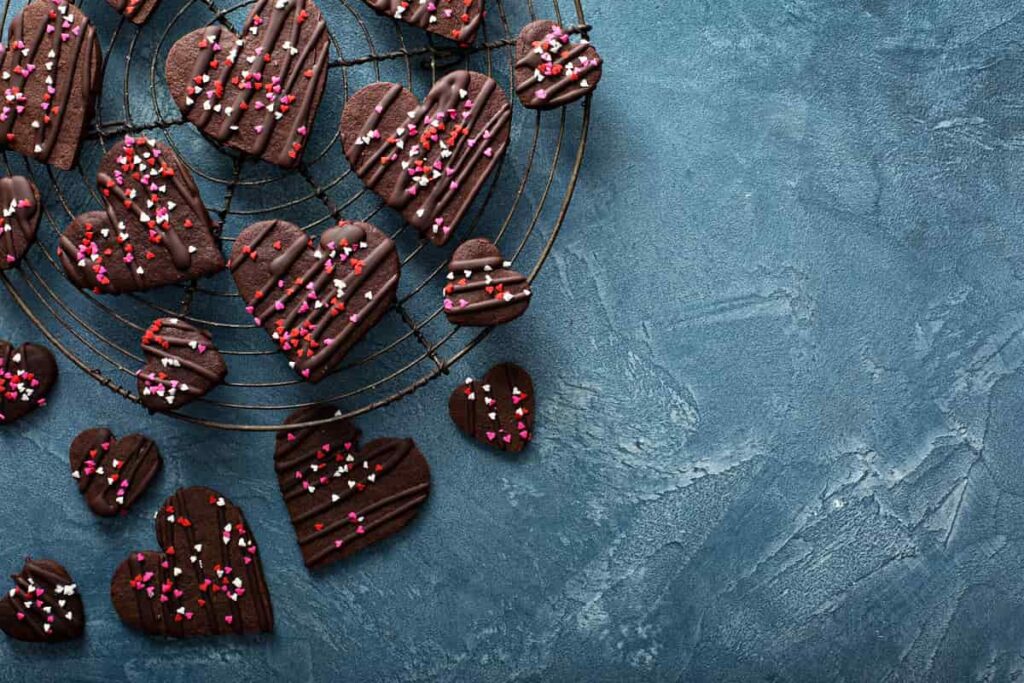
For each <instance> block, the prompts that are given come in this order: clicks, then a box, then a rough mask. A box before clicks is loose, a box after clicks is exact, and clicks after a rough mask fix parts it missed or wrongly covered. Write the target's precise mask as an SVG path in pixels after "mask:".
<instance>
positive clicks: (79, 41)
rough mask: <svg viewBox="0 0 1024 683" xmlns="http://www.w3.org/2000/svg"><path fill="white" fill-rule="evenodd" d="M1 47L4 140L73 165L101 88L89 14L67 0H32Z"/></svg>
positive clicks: (0, 135) (0, 137)
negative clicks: (86, 14)
mask: <svg viewBox="0 0 1024 683" xmlns="http://www.w3.org/2000/svg"><path fill="white" fill-rule="evenodd" d="M0 52H2V55H0V56H2V60H0V63H2V69H0V79H2V82H0V87H2V88H3V101H2V102H0V145H6V146H7V147H8V148H10V149H12V150H14V151H15V152H18V153H20V154H24V155H25V156H29V157H32V158H34V159H38V160H39V161H41V162H43V163H44V164H52V165H54V166H56V167H57V168H62V169H64V170H67V169H70V168H72V167H73V166H74V165H75V163H76V162H77V160H78V148H79V144H80V143H81V141H82V136H83V134H84V133H85V129H86V125H87V124H88V123H89V120H90V119H91V118H92V113H93V101H94V100H95V99H96V96H97V95H98V94H99V92H100V86H101V85H102V84H101V82H100V79H101V78H102V75H103V74H102V70H101V68H102V64H103V55H102V53H101V52H100V43H99V40H98V39H97V38H96V29H95V28H94V27H93V25H92V23H91V22H90V21H89V17H87V16H85V13H84V12H82V10H81V9H79V8H78V7H75V6H74V5H72V4H71V3H70V2H69V1H68V0H33V2H31V3H29V5H28V6H27V7H25V9H23V10H22V11H21V12H20V13H19V14H18V15H17V16H16V17H14V21H12V22H11V27H10V30H9V31H8V34H7V44H6V45H3V46H0Z"/></svg>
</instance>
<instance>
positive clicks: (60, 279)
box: [0, 0, 591, 431]
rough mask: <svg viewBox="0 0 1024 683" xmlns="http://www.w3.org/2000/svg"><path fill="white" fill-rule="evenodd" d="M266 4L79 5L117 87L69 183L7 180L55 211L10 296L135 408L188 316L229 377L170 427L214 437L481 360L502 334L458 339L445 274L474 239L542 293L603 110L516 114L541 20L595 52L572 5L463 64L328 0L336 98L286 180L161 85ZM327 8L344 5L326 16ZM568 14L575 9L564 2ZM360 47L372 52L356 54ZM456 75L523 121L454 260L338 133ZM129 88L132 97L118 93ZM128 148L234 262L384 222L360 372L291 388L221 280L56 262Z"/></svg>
mask: <svg viewBox="0 0 1024 683" xmlns="http://www.w3.org/2000/svg"><path fill="white" fill-rule="evenodd" d="M255 1H256V0H235V2H234V4H231V5H223V6H222V5H221V4H219V3H221V2H227V0H184V1H183V2H181V3H162V6H161V7H160V8H159V9H158V11H157V12H156V13H154V15H153V16H151V17H150V19H149V21H148V22H147V24H146V25H144V26H142V27H136V26H135V25H134V24H131V23H129V22H127V21H126V20H124V19H119V20H118V19H116V15H113V13H112V12H111V11H110V10H109V8H108V7H107V5H106V2H105V0H85V2H80V3H79V4H83V5H85V6H84V9H85V10H86V12H87V13H88V14H89V16H90V18H91V19H92V20H93V22H94V23H96V24H97V25H98V28H99V29H100V32H101V35H103V36H104V45H103V48H104V50H103V51H104V55H105V60H104V65H103V71H104V87H103V94H102V95H101V96H100V97H99V98H98V101H97V107H96V115H95V117H94V121H95V123H94V124H93V127H92V129H91V130H90V132H89V133H88V135H87V136H86V140H85V141H84V142H83V152H82V156H81V160H80V161H79V164H78V166H77V167H76V168H75V169H74V170H72V171H68V172H62V171H56V170H54V169H53V168H51V167H48V166H44V165H41V164H38V163H36V162H34V161H26V160H25V159H24V158H22V157H21V156H20V155H17V154H14V153H11V152H7V151H4V152H3V153H2V158H3V165H2V166H0V169H2V171H3V172H4V173H7V174H21V175H25V176H26V177H28V178H30V179H31V180H32V181H33V182H35V184H36V185H37V186H38V187H39V189H40V192H41V193H42V195H43V198H44V209H43V217H42V220H41V224H40V230H39V240H38V241H39V244H37V245H36V246H35V247H33V249H32V250H31V252H30V253H29V255H28V257H26V258H25V259H23V261H22V263H21V265H20V266H19V267H18V268H17V269H15V270H13V271H6V272H0V281H2V282H3V284H4V286H5V287H6V289H7V292H8V293H9V295H10V298H11V299H12V300H13V301H14V302H15V303H17V305H18V306H19V307H20V308H21V310H22V311H23V312H24V314H25V315H26V316H28V318H29V319H30V320H31V321H32V322H33V323H34V324H35V326H36V327H38V329H39V331H40V332H41V333H42V334H43V335H44V336H45V337H46V339H47V340H48V341H49V342H50V343H51V344H52V345H53V346H54V347H55V348H56V349H58V350H59V351H60V352H61V353H63V355H64V356H66V357H67V359H68V360H69V361H71V363H73V364H74V365H75V366H77V367H78V368H80V369H81V370H82V371H84V372H86V373H87V374H88V375H89V376H90V377H92V378H93V379H95V380H96V381H97V382H99V383H100V384H101V385H102V386H104V387H106V388H108V389H110V390H111V391H113V392H114V393H116V394H117V395H119V396H121V397H123V398H124V399H126V400H128V401H132V402H134V403H138V402H139V397H138V395H137V394H136V393H134V388H135V372H136V370H137V369H138V368H140V367H141V366H142V365H143V363H144V360H143V356H142V353H141V350H140V349H139V338H140V337H141V335H142V332H143V331H144V330H145V329H146V327H147V326H148V325H149V323H150V322H151V321H152V320H153V319H155V318H157V317H161V316H177V317H180V318H183V319H186V320H190V321H192V322H194V323H195V324H197V325H199V326H201V327H205V328H206V329H208V330H210V331H211V332H212V333H213V336H214V341H215V343H216V344H217V346H218V348H219V349H220V351H221V353H222V354H223V355H224V356H225V359H226V360H227V362H228V366H229V375H228V379H227V381H226V382H225V384H224V385H222V386H221V387H218V388H217V389H215V390H214V391H213V392H211V393H210V394H209V395H207V396H206V397H204V398H202V399H200V400H198V401H196V402H194V403H193V404H191V405H189V406H187V407H185V408H183V409H181V410H178V411H176V412H173V413H167V415H170V416H171V417H174V418H176V419H180V420H186V421H188V422H191V423H194V424H198V425H203V426H206V427H211V428H217V429H230V430H242V431H271V430H275V429H277V428H278V427H279V426H280V424H281V423H282V422H283V420H284V418H285V417H286V416H287V415H288V414H289V413H291V412H292V411H294V410H296V409H297V408H299V407H302V406H306V405H311V404H314V403H319V402H328V403H334V404H337V405H339V406H340V407H341V409H342V414H341V415H339V416H337V417H335V418H332V419H342V418H346V417H355V416H358V415H363V414H366V413H369V412H371V411H373V410H376V409H378V408H381V407H383V406H385V405H388V404H390V403H393V402H395V401H398V400H400V399H402V398H404V397H406V396H408V395H410V394H412V393H413V392H415V391H417V390H418V389H420V388H422V387H423V386H425V385H426V384H428V383H429V382H431V381H433V380H435V379H437V378H439V377H442V376H444V375H447V374H448V373H449V371H450V370H451V368H452V367H453V366H455V365H456V364H457V363H458V362H459V361H461V360H462V359H464V358H465V357H466V356H467V355H468V354H469V353H470V352H471V351H472V350H473V349H474V348H475V347H477V346H478V345H479V344H480V343H481V342H482V341H483V340H484V339H485V338H486V337H487V336H488V335H489V334H490V332H491V329H489V328H484V329H482V330H481V329H466V328H459V327H456V326H452V325H450V324H449V323H448V322H447V319H446V318H445V316H444V315H443V308H442V306H441V301H442V297H441V288H442V287H443V284H444V275H445V272H446V268H445V266H446V264H447V261H448V258H449V256H450V254H451V251H452V249H453V248H454V246H455V245H457V244H458V243H460V242H461V241H463V240H465V239H467V238H468V237H470V236H476V235H482V236H487V237H489V238H490V239H491V240H492V241H493V242H495V244H497V245H498V246H499V247H500V248H501V249H502V251H503V254H504V256H505V258H507V259H509V260H512V261H513V262H514V264H515V267H516V269H518V270H520V271H522V272H524V273H525V274H527V276H528V278H529V280H530V282H533V280H534V279H535V278H536V277H537V275H538V273H539V272H540V270H541V268H542V267H543V265H544V263H545V261H546V260H547V258H548V256H549V255H550V253H551V249H552V247H553V245H554V243H555V240H556V238H557V237H558V234H559V232H560V230H561V228H562V225H563V222H564V220H565V217H566V213H567V212H568V210H569V205H570V202H571V201H572V196H573V192H574V190H575V188H576V184H577V181H578V179H579V173H580V168H581V166H582V162H583V157H584V152H585V150H586V145H587V133H588V130H589V124H590V97H589V96H588V97H587V98H585V99H584V100H583V102H582V105H580V106H575V107H573V106H570V107H568V108H563V109H560V110H556V111H553V112H531V111H529V110H525V109H523V108H521V107H519V106H518V98H516V96H515V93H514V91H513V87H512V82H513V75H512V70H513V64H514V49H515V47H514V46H515V41H516V37H517V35H518V31H519V29H520V28H521V26H522V25H524V24H525V23H527V22H528V21H532V20H534V19H536V18H552V19H554V20H555V21H558V22H559V23H561V24H562V25H563V26H566V27H567V29H568V30H569V31H570V32H575V33H580V34H582V35H583V36H584V37H588V32H589V30H590V28H591V27H590V26H589V25H588V24H587V23H586V21H585V19H584V14H583V7H582V4H581V0H572V3H571V7H569V8H568V9H566V10H563V8H562V7H560V3H559V0H526V2H525V3H522V2H509V0H488V16H487V20H486V21H485V24H484V26H483V28H482V30H481V35H478V38H477V43H476V44H475V45H474V46H472V47H468V48H460V47H456V46H454V44H451V43H448V41H444V40H440V39H435V38H433V37H431V36H429V35H427V34H424V33H423V32H420V31H418V30H417V29H415V28H411V27H405V26H404V25H403V24H401V23H400V22H396V21H392V20H391V19H388V18H384V17H378V16H376V15H374V14H373V13H372V12H369V11H368V10H367V8H366V6H365V4H364V3H362V2H360V0H319V1H318V4H319V5H320V6H321V9H323V10H325V11H324V15H325V19H326V20H327V25H328V34H329V36H330V41H331V61H330V62H329V74H330V75H329V77H328V85H327V91H326V92H325V95H324V98H323V101H322V104H321V107H320V110H319V113H318V115H317V120H316V125H315V126H314V128H313V131H312V133H311V136H310V140H311V144H310V147H309V149H307V151H306V155H305V158H304V160H303V162H302V163H301V164H300V166H299V167H298V169H297V170H295V171H292V172H284V171H281V170H279V169H276V168H274V167H272V166H271V165H269V164H266V163H264V162H261V161H259V160H254V159H249V158H246V157H244V156H241V155H239V154H237V153H235V152H233V151H231V150H227V149H224V148H220V147H218V146H216V145H214V144H213V143H211V142H208V141H207V140H206V139H205V138H204V137H203V136H202V135H201V134H200V133H199V132H198V131H197V130H196V129H195V128H194V127H193V126H192V125H191V124H190V123H188V122H187V121H185V119H184V117H183V116H182V115H181V113H180V112H179V110H178V109H177V107H175V106H174V103H173V101H172V100H171V99H170V95H169V93H168V91H167V84H166V80H165V76H164V68H163V67H164V61H165V58H166V55H167V52H168V51H169V49H170V46H171V45H172V44H173V43H174V41H175V40H177V39H178V38H180V37H181V36H183V35H185V34H186V33H188V32H190V31H192V30H194V29H196V28H199V27H201V26H205V25H207V24H209V23H212V22H219V23H221V24H222V25H224V26H225V27H226V28H228V29H231V30H235V29H236V27H237V26H239V25H241V23H242V20H243V19H244V17H245V15H246V14H247V13H248V11H249V6H250V5H252V4H253V3H254V2H255ZM0 2H2V5H3V7H2V12H3V13H2V17H0V23H2V25H3V26H4V27H5V31H4V34H5V35H6V26H7V25H8V23H9V22H10V20H11V19H12V18H13V16H14V14H15V13H16V12H17V11H19V10H20V9H21V5H22V4H23V3H22V1H21V0H0ZM329 3H334V4H335V5H336V6H335V7H333V8H330V11H328V8H327V7H326V5H328V4H329ZM561 4H562V5H569V3H567V2H565V0H563V2H562V3H561ZM339 16H340V17H341V20H339ZM105 19H106V20H109V21H106V22H104V20H105ZM105 26H108V27H109V30H106V31H105V30H104V27H105ZM105 34H106V35H105ZM378 44H379V45H380V46H381V47H378ZM364 45H365V47H364ZM352 46H359V47H360V49H359V50H357V51H355V52H353V50H352ZM147 51H148V54H147ZM140 61H141V62H142V63H141V68H139V66H140V65H139V62H140ZM453 68H472V69H475V70H478V71H482V72H484V73H487V74H488V75H490V76H491V77H492V78H495V79H496V80H497V81H498V82H499V84H501V85H502V87H504V88H505V89H506V93H507V95H508V97H509V101H510V102H512V103H513V106H514V108H515V113H514V117H513V130H512V137H511V141H510V147H509V150H508V152H507V153H506V155H505V157H504V158H503V160H502V162H501V164H500V165H499V167H498V168H497V169H495V171H494V172H493V173H492V174H491V178H490V179H489V180H488V184H487V185H486V186H485V188H484V189H483V190H482V191H481V194H480V196H479V197H478V198H477V201H476V202H475V204H474V207H473V208H472V210H471V211H470V213H468V214H467V217H466V218H465V219H464V220H463V221H462V223H461V224H460V226H459V228H458V233H457V234H456V235H455V237H454V238H453V239H452V240H451V242H450V243H449V245H447V246H446V247H444V248H438V247H435V246H433V245H431V244H430V243H429V242H428V241H426V240H423V239H421V238H419V236H418V235H417V233H416V231H415V229H412V228H411V227H409V226H408V225H407V224H405V223H404V222H402V221H401V219H400V218H399V217H398V216H397V214H396V213H395V212H392V211H391V210H390V209H388V208H387V207H386V206H385V205H384V203H383V201H382V200H380V199H379V198H378V197H376V195H374V194H373V193H372V192H370V191H368V190H366V189H365V188H364V187H363V185H362V183H361V182H360V180H359V179H358V178H357V177H356V176H355V174H354V173H353V172H352V171H351V169H350V167H349V164H348V163H347V161H345V156H344V154H343V153H342V149H341V143H340V135H339V133H338V126H337V123H338V120H339V117H340V112H341V109H342V107H343V106H344V102H345V100H346V99H347V97H348V95H349V94H350V93H352V92H354V91H355V90H356V89H358V88H359V87H362V85H365V84H367V83H370V82H375V81H379V80H388V81H393V82H402V83H404V84H405V85H406V87H408V88H410V90H412V91H413V92H415V93H417V94H418V95H422V94H423V93H424V92H425V91H426V90H427V89H429V86H430V85H431V84H432V83H433V82H434V81H436V79H437V78H438V76H439V74H441V75H443V73H445V72H446V71H449V70H451V69H453ZM116 83H120V84H121V85H122V86H123V87H121V88H120V89H117V88H115V87H114V86H115V84H116ZM114 111H116V112H117V113H116V114H114V113H113V112H114ZM524 119H526V120H525V121H524ZM126 134H130V135H140V134H145V135H150V136H153V137H155V138H157V139H160V140H163V141H165V142H166V143H168V144H169V145H170V146H171V147H172V148H173V149H174V150H175V152H176V153H177V155H178V157H179V158H180V159H181V160H182V161H183V163H184V164H185V165H186V166H188V168H189V170H190V171H191V173H192V175H193V176H194V177H195V179H196V181H197V184H198V185H199V187H200V192H201V194H202V196H203V199H204V201H205V202H206V205H207V207H208V208H209V209H210V212H211V215H212V216H213V217H214V219H215V220H216V221H218V222H219V224H220V230H221V235H220V237H221V240H222V243H223V246H224V248H225V249H226V250H230V247H231V243H232V242H233V241H234V238H235V236H236V235H237V234H238V233H239V232H240V231H241V230H242V229H244V228H245V227H246V226H247V225H249V224H250V223H253V222H255V221H258V220H265V219H267V218H280V219H284V220H290V221H292V222H294V223H296V224H298V225H300V226H301V227H302V228H303V229H304V230H306V231H310V232H317V231H320V230H322V229H325V228H327V227H329V226H330V225H333V224H334V223H335V222H336V221H337V220H340V219H341V218H348V219H351V220H355V219H360V220H365V221H369V222H373V223H375V224H376V225H378V226H379V227H381V228H382V229H385V230H387V231H388V232H389V233H390V234H391V236H392V238H393V239H394V240H395V241H396V244H397V246H398V249H399V254H400V257H401V260H402V278H401V282H400V285H399V293H398V300H397V302H396V304H395V305H394V306H393V307H392V310H390V311H389V312H388V314H387V315H386V316H385V317H384V318H383V319H382V321H381V322H380V323H379V324H378V325H377V326H376V327H375V328H374V329H373V330H372V331H371V332H370V334H369V335H368V336H367V337H366V338H365V339H364V340H363V341H362V342H361V343H360V344H359V345H357V347H355V348H354V349H353V350H352V351H351V352H350V355H349V360H347V361H346V362H345V363H343V364H342V366H341V367H340V368H339V369H338V370H337V371H336V372H335V373H334V374H332V375H331V376H330V377H328V378H326V379H324V380H323V381H321V382H320V383H319V384H317V385H315V386H312V385H309V384H307V383H305V382H303V381H301V380H300V379H298V378H297V377H295V376H294V374H293V373H292V372H291V371H290V370H289V368H288V367H287V364H286V361H285V358H284V356H283V355H281V354H280V353H279V351H278V350H277V349H276V346H275V345H274V344H273V342H272V341H271V340H270V338H269V337H268V336H267V334H266V333H265V331H264V330H263V329H262V328H259V327H257V326H255V325H254V324H253V322H252V320H251V319H250V318H249V317H248V316H247V315H246V314H245V313H244V305H243V303H242V302H241V300H240V299H239V298H238V294H237V292H236V291H235V288H234V285H233V283H232V282H231V281H230V277H229V276H227V275H226V274H224V273H221V274H219V275H218V276H216V277H214V278H208V279H204V280H201V281H194V282H189V283H185V284H182V285H177V286H168V287H164V288H160V289H158V290H154V291H152V292H146V293H138V294H127V295H122V296H119V297H111V296H105V295H94V294H92V293H90V292H85V291H81V290H78V289H75V288H74V287H72V286H71V285H70V284H69V283H68V282H67V280H66V278H65V277H64V274H63V270H62V268H61V266H60V263H59V261H58V260H57V258H56V245H57V240H58V237H59V235H60V233H61V232H62V231H63V229H64V228H65V227H66V225H67V224H68V223H69V222H70V221H71V220H72V218H73V217H74V216H75V215H77V214H79V213H82V212H84V211H87V210H90V209H94V208H98V207H100V206H101V201H100V196H99V193H98V191H97V188H96V182H95V175H96V168H97V167H98V165H99V160H100V158H102V156H103V153H104V151H105V150H106V149H108V148H109V147H111V146H112V145H113V144H114V143H115V142H116V141H117V140H118V139H119V138H120V137H121V136H123V135H126ZM317 141H319V147H318V144H317ZM546 158H549V159H550V160H549V161H548V160H547V159H546ZM545 164H547V168H546V169H545V168H544V165H545ZM528 317H529V316H527V318H526V319H528ZM520 324H523V323H520ZM139 409H140V410H141V409H142V408H141V406H140V408H139ZM329 421H330V420H321V421H318V422H315V423H308V424H311V425H312V424H322V423H324V422H329Z"/></svg>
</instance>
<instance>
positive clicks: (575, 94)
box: [515, 20, 602, 109]
mask: <svg viewBox="0 0 1024 683" xmlns="http://www.w3.org/2000/svg"><path fill="white" fill-rule="evenodd" d="M601 64H602V62H601V57H600V56H599V55H598V54H597V50H596V49H594V46H593V45H591V44H590V42H589V41H586V40H580V41H579V42H578V43H576V44H575V45H574V44H572V43H571V42H570V39H569V34H568V33H566V32H565V31H564V30H562V27H561V26H559V25H558V24H556V23H555V22H553V21H543V20H541V21H535V22H533V23H531V24H527V25H526V26H525V27H524V28H523V30H522V31H521V32H520V33H519V40H518V41H516V68H515V76H516V94H518V95H519V100H520V101H521V102H522V103H523V106H524V107H528V108H530V109H554V108H556V107H561V106H562V105H565V104H568V103H570V102H573V101H575V100H578V99H579V98H581V97H583V96H584V95H587V94H589V93H591V92H592V91H593V90H594V88H596V87H597V83H598V81H600V80H601Z"/></svg>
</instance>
